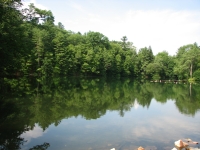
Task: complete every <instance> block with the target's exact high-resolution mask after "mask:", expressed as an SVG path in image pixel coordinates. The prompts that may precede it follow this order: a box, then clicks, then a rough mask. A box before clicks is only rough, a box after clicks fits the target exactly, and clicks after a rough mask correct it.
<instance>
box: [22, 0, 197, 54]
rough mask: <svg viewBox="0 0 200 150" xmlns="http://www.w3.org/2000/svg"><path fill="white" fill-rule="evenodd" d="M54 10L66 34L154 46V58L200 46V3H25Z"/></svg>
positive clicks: (177, 0) (54, 0)
mask: <svg viewBox="0 0 200 150" xmlns="http://www.w3.org/2000/svg"><path fill="white" fill-rule="evenodd" d="M22 1H23V2H24V5H27V4H28V3H34V4H35V6H36V7H38V8H40V9H46V10H51V11H52V13H53V15H54V17H55V24H57V23H58V22H61V23H62V24H63V25H64V26H65V29H66V30H71V31H74V32H81V33H82V34H83V33H85V32H88V31H95V32H100V33H102V34H103V35H105V36H107V37H108V38H109V40H110V41H111V40H117V41H120V39H121V38H122V37H123V36H127V38H128V41H130V42H133V45H134V46H136V47H137V50H139V49H140V48H143V47H145V46H146V47H149V46H151V48H152V50H153V53H154V55H156V54H157V53H158V52H162V51H164V50H165V51H167V52H168V53H169V54H170V55H175V54H176V52H177V50H178V48H179V47H181V46H183V45H186V44H193V43H194V42H197V44H198V45H200V0H22Z"/></svg>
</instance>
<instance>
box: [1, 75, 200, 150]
mask: <svg viewBox="0 0 200 150" xmlns="http://www.w3.org/2000/svg"><path fill="white" fill-rule="evenodd" d="M1 83H2V84H3V86H2V87H4V88H1V99H0V103H1V105H0V107H1V114H0V120H1V121H0V149H22V150H27V149H48V150H55V149H58V150H110V149H112V148H115V149H116V150H137V148H138V147H139V146H142V147H144V148H145V150H147V149H148V150H150V149H151V150H154V149H155V150H156V149H157V150H169V149H172V148H173V147H174V141H177V140H179V139H186V138H190V139H192V140H194V141H197V142H200V129H199V127H200V85H199V84H192V85H190V84H189V83H176V84H174V83H151V82H149V81H146V82H141V81H136V80H134V79H130V78H122V79H105V78H68V77H62V78H61V77H59V78H58V77H57V78H53V79H46V78H45V79H35V78H25V77H24V78H18V79H5V78H4V79H3V82H2V81H1ZM2 84H1V85H2ZM194 147H196V148H198V147H199V144H197V145H194Z"/></svg>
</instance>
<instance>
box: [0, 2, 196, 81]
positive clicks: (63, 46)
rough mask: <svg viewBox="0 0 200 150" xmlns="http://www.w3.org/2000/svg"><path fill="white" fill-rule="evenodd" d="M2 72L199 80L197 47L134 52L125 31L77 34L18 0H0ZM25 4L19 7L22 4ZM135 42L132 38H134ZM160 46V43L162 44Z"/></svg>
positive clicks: (193, 45)
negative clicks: (171, 51)
mask: <svg viewBox="0 0 200 150" xmlns="http://www.w3.org/2000/svg"><path fill="white" fill-rule="evenodd" d="M0 1H1V2H0V16H1V18H0V43H1V44H0V64H1V65H0V75H1V76H7V75H15V76H19V75H20V76H22V75H28V76H30V75H33V76H41V75H42V76H53V75H68V76H118V77H120V76H131V77H135V78H141V79H153V80H159V79H162V80H165V79H176V80H186V79H189V78H193V79H195V80H199V79H200V47H199V46H198V45H197V43H194V44H188V45H184V46H181V47H180V48H179V49H178V50H177V53H176V55H175V56H170V55H169V54H168V52H166V51H163V52H160V53H158V54H157V55H155V56H154V55H153V52H152V48H151V47H150V46H149V47H144V48H141V49H139V50H138V51H136V47H135V46H134V45H133V43H132V42H130V41H128V38H127V37H126V36H123V37H122V38H121V39H119V41H109V39H108V37H106V36H105V35H103V34H102V33H99V32H93V31H88V32H87V33H84V34H81V33H80V32H78V33H75V32H73V31H70V30H69V29H65V28H64V26H63V24H62V23H60V22H59V23H58V24H57V25H56V24H54V16H53V13H52V12H51V11H47V10H41V9H38V8H36V7H35V6H34V5H33V4H31V5H30V6H29V8H23V7H22V3H21V0H0ZM22 8H23V9H22ZM133 42H134V41H133ZM163 49H164V45H163Z"/></svg>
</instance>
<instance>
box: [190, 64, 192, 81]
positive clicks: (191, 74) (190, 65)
mask: <svg viewBox="0 0 200 150" xmlns="http://www.w3.org/2000/svg"><path fill="white" fill-rule="evenodd" d="M190 78H192V63H191V65H190Z"/></svg>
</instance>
